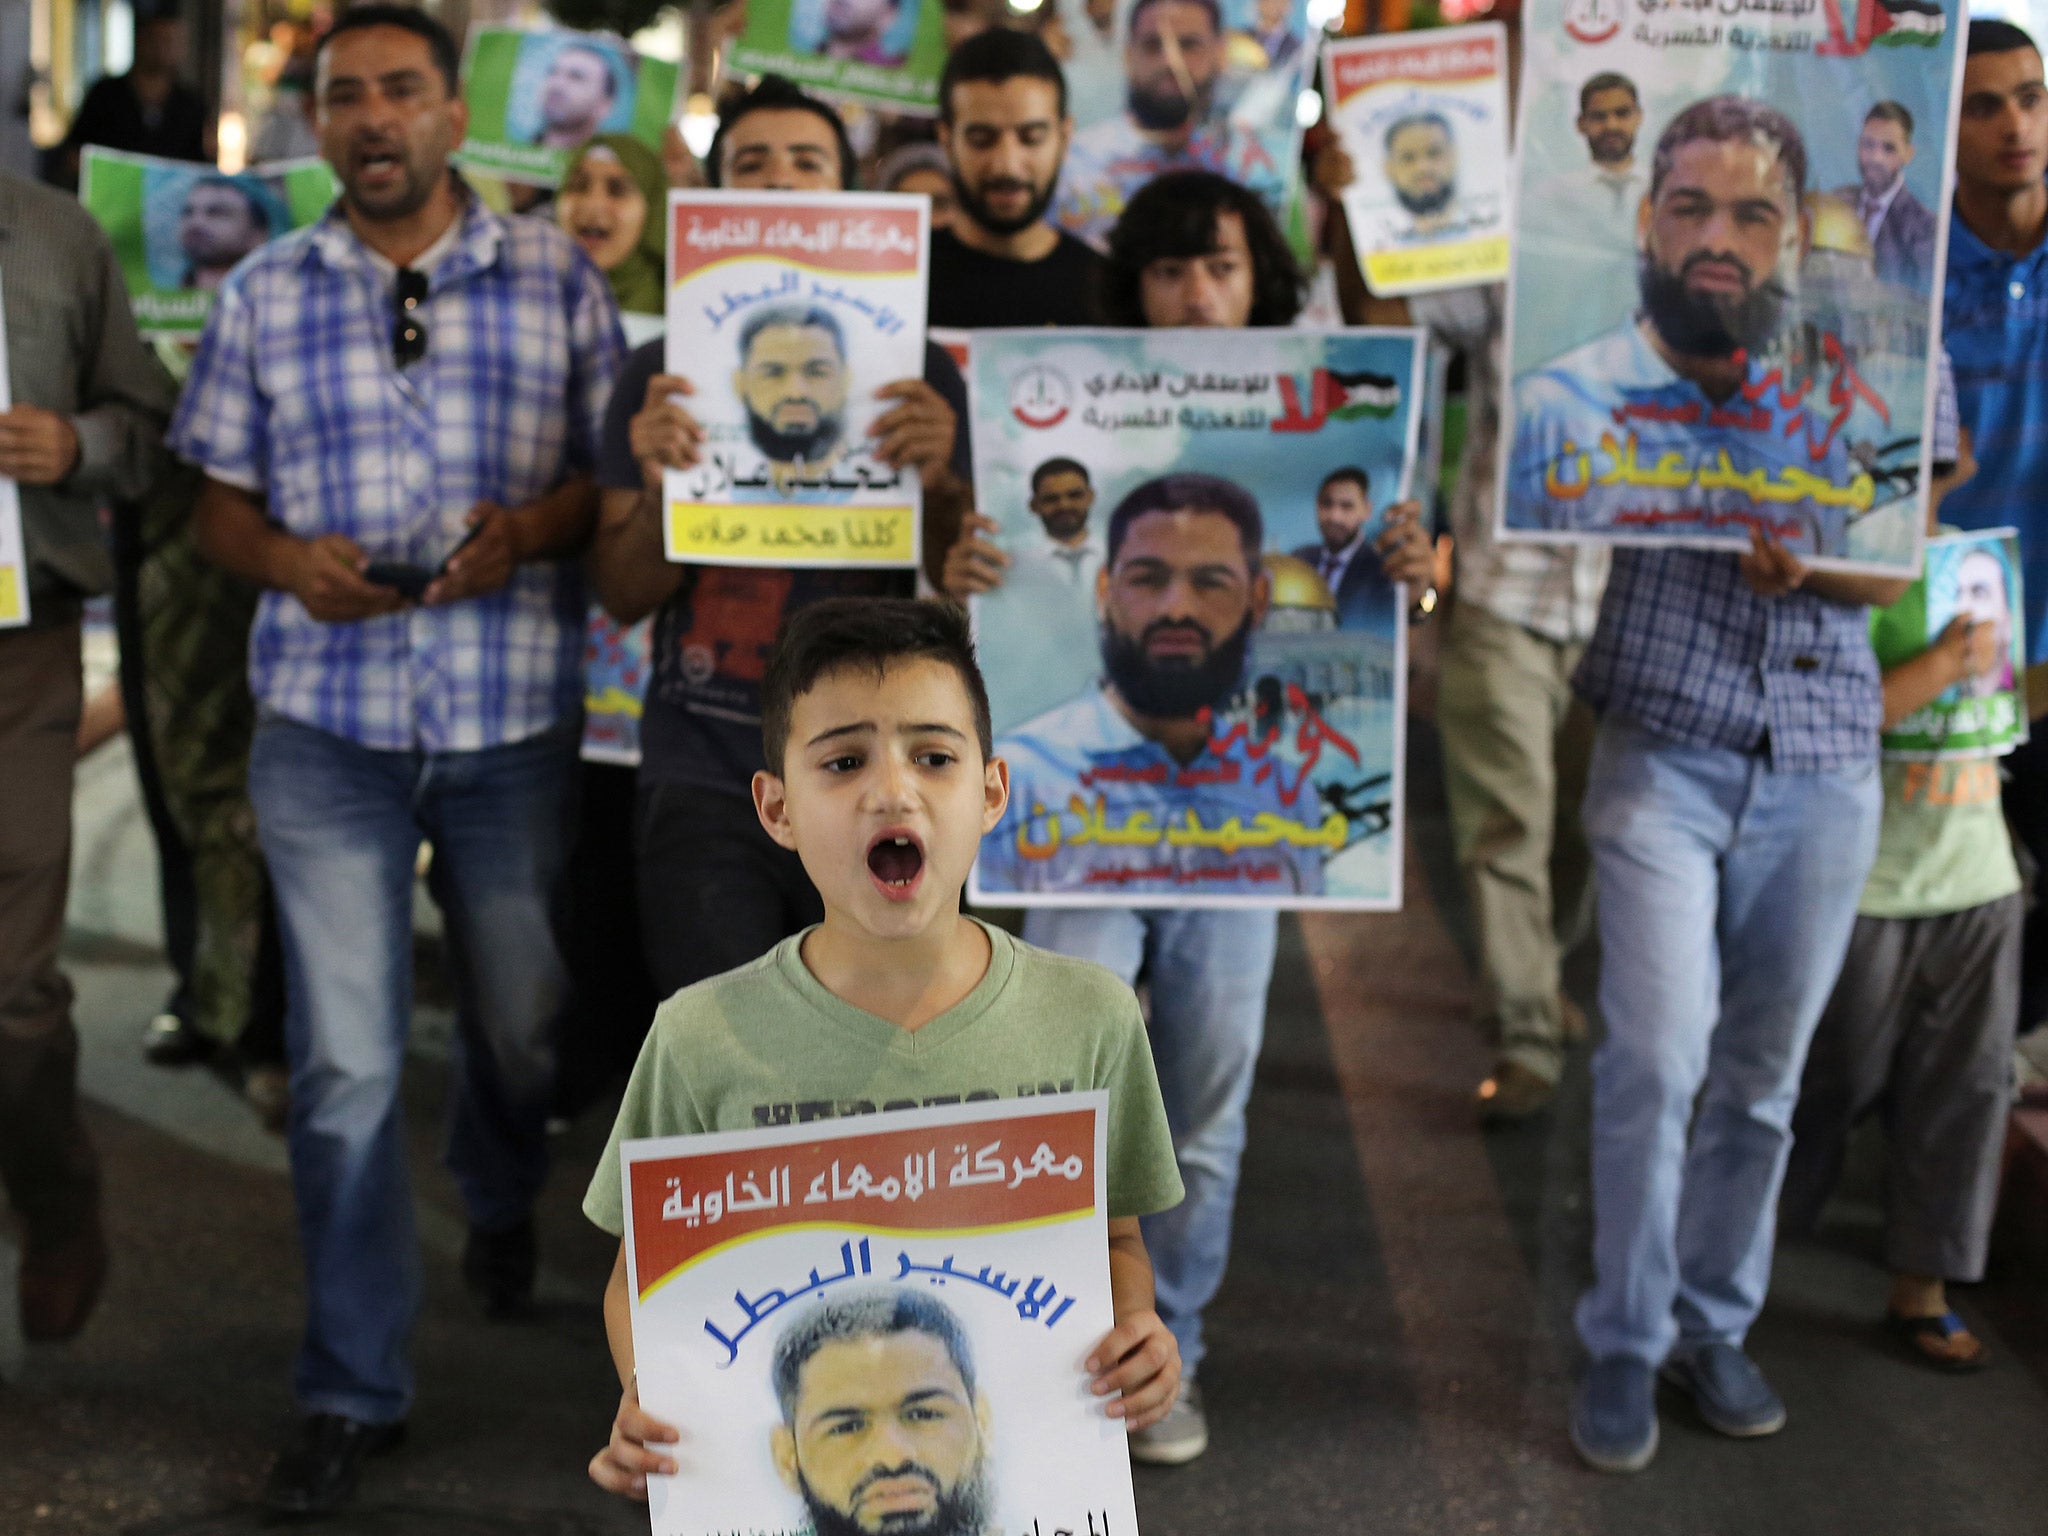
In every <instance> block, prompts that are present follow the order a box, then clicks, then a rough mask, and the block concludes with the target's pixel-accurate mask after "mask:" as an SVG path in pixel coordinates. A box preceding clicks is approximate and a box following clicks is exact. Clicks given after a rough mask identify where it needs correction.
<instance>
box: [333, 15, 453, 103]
mask: <svg viewBox="0 0 2048 1536" xmlns="http://www.w3.org/2000/svg"><path fill="white" fill-rule="evenodd" d="M371 27H396V28H398V30H399V31H401V32H410V33H411V34H412V35H413V36H414V37H418V38H424V39H425V40H426V44H427V52H428V53H430V54H432V55H433V57H434V68H435V69H437V70H439V71H440V74H441V79H442V80H443V81H444V82H445V83H446V84H447V86H448V94H449V95H450V96H453V95H455V94H456V93H457V92H458V91H459V90H460V89H461V86H460V84H459V83H458V76H460V75H461V73H462V50H461V49H460V48H458V47H456V46H455V38H454V37H453V35H452V34H450V32H449V31H448V29H447V28H446V27H444V26H442V25H441V23H440V22H438V21H436V20H435V19H434V18H433V17H431V16H429V15H428V14H427V13H426V12H425V11H423V10H420V9H419V8H418V7H417V6H411V5H352V6H350V7H349V8H348V9H347V10H345V11H343V12H342V13H341V14H340V15H339V16H337V17H335V19H334V25H333V26H332V27H330V28H328V29H327V32H326V34H325V35H324V36H322V37H321V39H320V41H319V42H318V43H317V44H315V45H314V48H313V60H314V63H315V64H316V65H317V64H318V62H319V59H320V55H321V54H323V53H325V52H326V51H327V48H328V45H329V44H331V43H332V42H333V41H334V40H335V39H336V38H337V37H346V36H347V35H348V34H349V33H351V32H365V31H368V30H369V29H370V28H371Z"/></svg>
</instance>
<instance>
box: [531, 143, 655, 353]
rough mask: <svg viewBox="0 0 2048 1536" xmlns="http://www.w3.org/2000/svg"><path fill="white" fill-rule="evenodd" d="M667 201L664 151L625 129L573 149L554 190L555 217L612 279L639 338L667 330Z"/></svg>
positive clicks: (632, 335) (631, 336)
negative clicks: (664, 326)
mask: <svg viewBox="0 0 2048 1536" xmlns="http://www.w3.org/2000/svg"><path fill="white" fill-rule="evenodd" d="M667 205H668V178H667V176H666V175H665V174H664V173H663V171H662V168H661V157H660V156H659V155H657V154H656V153H655V152H654V151H653V150H651V149H649V148H648V147H647V146H646V145H645V144H642V143H641V142H640V141H639V140H638V139H636V138H633V137H632V136H630V135H629V134H623V133H601V134H599V135H598V136H597V137H596V138H593V139H591V140H589V141H588V142H587V143H585V144H584V145H583V146H582V147H581V148H580V149H578V150H577V151H576V153H575V154H573V155H571V156H570V157H569V164H568V168H567V169H566V170H565V171H564V173H563V176H562V189H561V191H559V192H557V193H556V194H555V221H556V222H557V223H558V224H560V225H561V226H562V228H563V230H564V231H566V232H567V234H568V236H569V238H570V239H572V240H574V241H575V242H576V243H577V244H578V245H580V246H582V247H583V250H584V254H586V255H587V256H589V257H590V259H591V260H592V261H593V262H595V263H596V264H597V269H598V270H599V271H600V272H602V273H604V275H605V277H606V279H607V280H609V282H610V283H611V289H612V297H613V298H614V299H615V300H617V301H618V306H619V313H620V317H621V319H622V321H623V323H624V325H625V329H626V339H627V341H628V342H630V343H633V344H634V345H638V344H639V343H640V342H643V341H646V340H647V339H649V337H651V336H654V335H657V334H659V332H660V329H661V320H660V316H661V310H662V280H663V269H664V264H665V251H666V246H665V245H664V243H663V230H664V225H665V223H666V217H665V214H666V209H667ZM635 317H653V318H652V319H651V321H650V320H648V319H644V318H643V319H636V318H635Z"/></svg>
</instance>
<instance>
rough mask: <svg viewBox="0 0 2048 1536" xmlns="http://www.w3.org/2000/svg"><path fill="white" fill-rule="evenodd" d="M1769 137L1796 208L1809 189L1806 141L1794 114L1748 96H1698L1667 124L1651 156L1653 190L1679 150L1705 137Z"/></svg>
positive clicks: (1733, 139) (1722, 140) (1652, 191)
mask: <svg viewBox="0 0 2048 1536" xmlns="http://www.w3.org/2000/svg"><path fill="white" fill-rule="evenodd" d="M1759 138H1761V139H1764V140H1767V141H1768V142H1769V143H1770V144H1771V145H1772V146H1773V147H1774V148H1775V149H1776V150H1777V151H1778V163H1779V164H1780V165H1782V166H1784V167H1785V180H1786V181H1787V182H1788V183H1789V185H1788V186H1787V188H1786V190H1787V191H1788V192H1790V193H1791V196H1792V206H1793V208H1794V209H1795V210H1796V209H1797V208H1798V206H1799V200H1800V198H1801V197H1803V196H1804V195H1805V193H1806V141H1805V140H1804V139H1802V138H1801V137H1800V136H1799V130H1798V129H1797V128H1796V127H1794V126H1793V123H1792V119H1790V118H1789V117H1787V116H1786V115H1785V114H1784V113H1782V112H1780V111H1779V110H1778V109H1777V108H1776V107H1769V106H1765V105H1764V104H1763V103H1762V102H1760V101H1754V100H1752V99H1750V98H1749V97H1747V96H1709V97H1707V98H1706V99H1705V100H1704V101H1696V102H1694V103H1693V104H1692V105H1691V106H1689V107H1687V108H1686V109H1685V110H1684V111H1683V112H1681V113H1679V114H1678V116H1676V117H1674V118H1673V119H1672V120H1671V121H1670V123H1669V124H1668V125H1667V126H1666V127H1665V129H1664V132H1663V134H1662V135H1661V136H1660V137H1659V138H1658V140H1657V154H1656V158H1655V159H1654V160H1652V161H1651V162H1650V196H1651V198H1653V199H1654V198H1655V197H1656V196H1657V193H1658V191H1659V189H1661V188H1662V187H1663V185H1664V178H1665V177H1666V176H1669V175H1670V174H1671V165H1672V162H1673V161H1674V160H1676V159H1677V158H1678V152H1679V150H1681V149H1683V148H1684V147H1685V146H1686V145H1688V144H1695V143H1698V142H1699V141H1700V140H1702V139H1704V140H1706V141H1708V142H1709V143H1714V144H1732V143H1735V142H1737V141H1739V140H1743V139H1759Z"/></svg>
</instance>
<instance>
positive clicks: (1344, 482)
mask: <svg viewBox="0 0 2048 1536" xmlns="http://www.w3.org/2000/svg"><path fill="white" fill-rule="evenodd" d="M1371 522H1372V479H1371V477H1370V476H1369V475H1367V474H1366V472H1365V471H1364V470H1362V469H1360V468H1359V467H1358V466H1357V465H1356V464H1347V465H1345V466H1344V467H1343V468H1342V469H1333V470H1331V471H1330V472H1329V474H1327V475H1325V476H1324V477H1323V483H1322V484H1321V485H1319V486H1317V487H1316V532H1318V533H1320V534H1321V535H1322V536H1323V539H1322V542H1321V543H1320V544H1304V545H1302V546H1301V547H1300V548H1299V549H1297V550H1295V551H1294V558H1295V559H1297V560H1302V561H1306V562H1307V563H1308V564H1309V565H1310V566H1312V567H1314V569H1315V573H1316V574H1317V575H1318V576H1320V577H1322V578H1323V585H1324V586H1326V587H1328V588H1329V589H1330V596H1331V597H1332V598H1333V599H1334V600H1335V601H1336V604H1337V627H1338V628H1340V629H1352V628H1357V627H1361V626H1365V625H1371V624H1373V623H1375V622H1378V621H1379V619H1380V616H1382V615H1383V614H1385V613H1387V612H1389V611H1391V607H1392V601H1393V599H1392V594H1391V591H1390V588H1391V587H1392V583H1391V582H1390V581H1389V580H1388V579H1387V573H1386V570H1385V568H1384V567H1383V566H1382V565H1381V564H1380V562H1379V560H1378V559H1376V558H1375V557H1374V556H1373V555H1370V554H1368V553H1367V551H1366V547H1365V544H1366V539H1365V534H1366V528H1367V526H1368V525H1369V524H1371Z"/></svg>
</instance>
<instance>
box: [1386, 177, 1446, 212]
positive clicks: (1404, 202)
mask: <svg viewBox="0 0 2048 1536" xmlns="http://www.w3.org/2000/svg"><path fill="white" fill-rule="evenodd" d="M1457 195H1458V184H1457V183H1456V182H1455V181H1447V182H1445V183H1444V184H1443V185H1442V186H1440V187H1438V188H1437V189H1436V190H1435V191H1434V192H1410V191H1407V190H1406V189H1405V188H1402V187H1396V188H1394V196H1396V197H1398V198H1399V199H1400V200H1401V206H1402V207H1403V208H1406V209H1407V210H1408V211H1409V212H1410V213H1412V214H1414V215H1415V217H1417V218H1418V219H1426V218H1428V217H1429V216H1430V215H1431V214H1432V213H1441V212H1442V211H1443V210H1444V209H1445V208H1448V207H1449V206H1450V203H1451V199H1452V198H1454V197H1456V196H1457Z"/></svg>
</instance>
